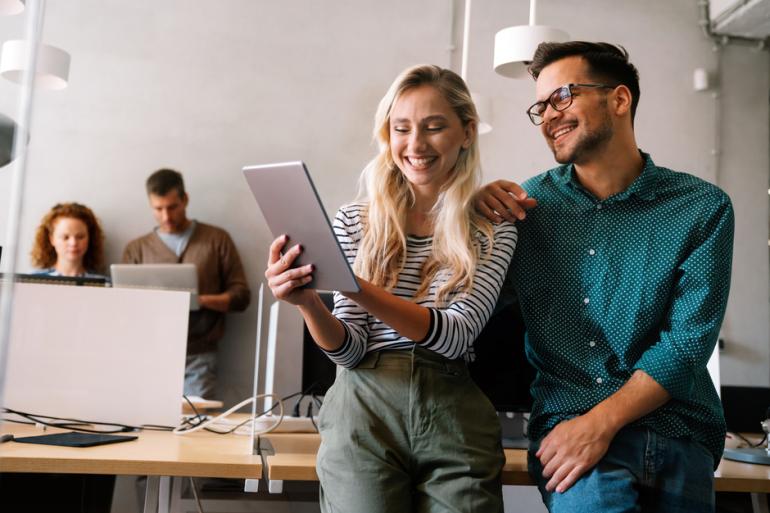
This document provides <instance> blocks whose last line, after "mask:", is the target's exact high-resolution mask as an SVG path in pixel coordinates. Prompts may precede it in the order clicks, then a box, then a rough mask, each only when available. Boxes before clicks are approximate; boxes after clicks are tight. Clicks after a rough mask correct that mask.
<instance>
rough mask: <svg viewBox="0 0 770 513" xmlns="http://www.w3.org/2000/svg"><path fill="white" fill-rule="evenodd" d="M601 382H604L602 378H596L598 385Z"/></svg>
mask: <svg viewBox="0 0 770 513" xmlns="http://www.w3.org/2000/svg"><path fill="white" fill-rule="evenodd" d="M602 381H604V380H603V379H602V378H596V382H597V383H599V384H600V385H601V384H602Z"/></svg>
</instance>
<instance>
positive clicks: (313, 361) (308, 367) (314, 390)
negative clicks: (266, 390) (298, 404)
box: [302, 292, 337, 396]
mask: <svg viewBox="0 0 770 513" xmlns="http://www.w3.org/2000/svg"><path fill="white" fill-rule="evenodd" d="M319 295H320V296H321V300H322V301H323V302H324V305H326V308H328V309H329V311H332V310H333V309H334V294H333V293H330V292H321V293H319ZM302 332H303V336H302V391H303V392H304V393H306V394H310V395H317V396H322V395H325V394H326V391H327V390H328V389H329V387H331V386H332V384H334V379H335V378H336V376H337V366H336V365H335V364H334V362H332V361H331V360H330V359H329V357H328V356H326V354H325V353H324V352H323V351H321V349H319V348H318V346H317V345H316V343H315V341H314V340H313V337H312V336H311V335H310V331H308V329H307V326H306V325H304V323H303V328H302Z"/></svg>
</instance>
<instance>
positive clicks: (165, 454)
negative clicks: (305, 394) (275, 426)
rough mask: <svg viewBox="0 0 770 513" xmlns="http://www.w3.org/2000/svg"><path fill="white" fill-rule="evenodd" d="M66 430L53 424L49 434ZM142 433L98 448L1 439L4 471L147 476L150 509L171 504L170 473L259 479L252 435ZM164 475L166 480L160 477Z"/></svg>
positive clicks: (30, 431) (10, 429)
mask: <svg viewBox="0 0 770 513" xmlns="http://www.w3.org/2000/svg"><path fill="white" fill-rule="evenodd" d="M61 431H66V430H58V429H51V428H49V429H48V430H47V431H45V433H57V432H61ZM0 432H2V433H11V434H13V435H14V436H15V437H22V436H33V435H40V434H43V431H42V429H40V428H36V427H33V426H29V425H22V424H12V423H5V424H3V426H2V428H0ZM131 434H134V435H137V436H138V437H139V439H138V440H134V441H131V442H121V443H117V444H110V445H100V446H96V447H58V446H52V445H37V444H24V443H16V442H6V443H4V444H0V472H42V473H57V474H115V475H118V474H120V475H137V476H148V480H147V498H146V499H145V512H147V511H155V510H156V509H157V508H158V506H159V505H160V507H161V509H166V507H167V506H168V504H164V502H163V501H159V500H158V497H169V496H172V495H173V494H172V493H171V489H170V487H171V483H170V481H169V479H168V477H169V476H192V477H224V478H237V479H259V478H260V477H262V459H261V457H260V456H258V455H252V453H251V452H252V451H251V442H250V439H249V437H248V436H237V435H232V436H222V435H216V434H213V433H207V432H205V431H198V432H196V433H192V434H190V435H184V436H180V435H175V434H173V433H171V432H168V431H143V432H141V433H131ZM161 476H163V479H159V477H161Z"/></svg>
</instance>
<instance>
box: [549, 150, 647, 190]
mask: <svg viewBox="0 0 770 513" xmlns="http://www.w3.org/2000/svg"><path fill="white" fill-rule="evenodd" d="M639 153H640V155H641V156H642V159H643V160H644V166H643V167H642V172H641V174H640V175H639V176H637V177H636V180H634V181H633V183H631V185H630V186H629V187H628V188H627V189H626V190H624V191H622V192H619V193H617V194H615V195H613V196H611V197H609V198H607V200H606V201H622V200H625V199H628V198H629V197H630V196H632V195H634V196H636V197H638V198H640V199H642V200H647V201H649V200H653V199H655V196H656V190H657V187H656V184H657V182H658V176H659V173H658V166H656V165H655V163H654V162H653V161H652V157H650V154H649V153H645V152H643V151H640V152H639ZM558 181H559V183H560V184H562V185H563V186H565V185H566V186H569V187H570V188H571V189H572V190H577V191H585V189H584V188H583V186H581V185H580V182H578V180H577V177H576V176H575V164H567V165H566V166H562V172H561V176H560V177H559V178H558Z"/></svg>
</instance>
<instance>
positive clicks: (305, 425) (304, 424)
mask: <svg viewBox="0 0 770 513" xmlns="http://www.w3.org/2000/svg"><path fill="white" fill-rule="evenodd" d="M277 420H278V417H276V416H273V415H263V416H262V417H259V418H258V419H257V420H256V421H255V424H256V426H255V429H256V431H263V430H265V429H269V428H270V426H272V425H273V424H275V423H276V421H277ZM313 422H315V426H314V425H313ZM317 425H318V417H313V420H312V421H311V420H310V417H291V416H289V415H284V417H283V420H282V421H281V423H280V424H279V425H278V427H276V428H275V429H274V430H273V431H272V432H273V433H316V432H317V431H316V426H317Z"/></svg>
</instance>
